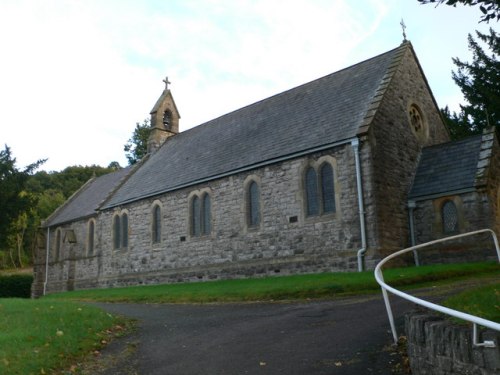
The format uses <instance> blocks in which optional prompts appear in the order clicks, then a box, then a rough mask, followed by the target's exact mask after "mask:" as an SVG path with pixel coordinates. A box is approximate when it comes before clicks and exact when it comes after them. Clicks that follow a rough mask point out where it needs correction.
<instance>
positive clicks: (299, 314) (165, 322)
mask: <svg viewBox="0 0 500 375" xmlns="http://www.w3.org/2000/svg"><path fill="white" fill-rule="evenodd" d="M392 302H393V306H394V311H395V316H397V317H399V318H398V321H399V324H401V323H402V314H403V312H404V311H407V310H409V309H411V308H412V306H411V305H410V304H408V303H407V302H404V301H402V300H400V299H397V298H392ZM99 306H100V307H103V308H104V309H106V310H107V311H109V312H111V313H117V314H122V315H126V316H129V317H133V318H136V319H138V321H139V327H138V329H137V331H136V332H135V333H134V334H132V335H131V336H128V337H126V338H123V339H119V340H117V341H115V342H113V343H112V344H111V345H110V346H109V347H108V348H107V349H106V350H105V351H104V352H103V355H102V358H101V359H100V360H99V363H100V365H99V366H97V367H98V368H99V369H100V370H99V371H98V370H97V367H96V368H94V369H93V370H92V371H91V372H89V373H92V374H98V373H99V374H104V375H114V374H120V375H122V374H123V375H127V374H130V375H132V374H133V375H137V374H140V375H169V374H172V375H182V374H186V375H188V374H189V375H195V374H203V375H207V374H208V375H210V374H214V375H223V374H228V375H229V374H231V375H232V374H288V375H293V374H338V375H364V374H384V375H386V374H394V372H393V371H394V369H395V365H396V364H397V363H399V361H400V358H399V356H398V354H397V353H395V351H394V350H393V349H392V348H391V343H392V339H391V337H392V336H391V334H390V331H389V324H388V321H387V315H386V312H385V307H384V303H383V300H382V298H381V296H379V295H377V296H370V297H365V298H359V297H356V298H347V299H342V300H332V301H313V302H307V303H253V304H210V305H172V304H151V305H147V304H146V305H139V304H99ZM396 373H397V372H396Z"/></svg>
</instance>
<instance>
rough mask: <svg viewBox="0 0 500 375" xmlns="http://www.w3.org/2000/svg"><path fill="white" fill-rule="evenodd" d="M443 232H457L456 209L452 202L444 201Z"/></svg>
mask: <svg viewBox="0 0 500 375" xmlns="http://www.w3.org/2000/svg"><path fill="white" fill-rule="evenodd" d="M442 215H443V231H444V232H445V233H456V232H458V215H457V207H456V206H455V203H453V202H452V201H446V202H445V204H443V212H442Z"/></svg>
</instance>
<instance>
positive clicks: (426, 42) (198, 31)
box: [0, 0, 478, 170]
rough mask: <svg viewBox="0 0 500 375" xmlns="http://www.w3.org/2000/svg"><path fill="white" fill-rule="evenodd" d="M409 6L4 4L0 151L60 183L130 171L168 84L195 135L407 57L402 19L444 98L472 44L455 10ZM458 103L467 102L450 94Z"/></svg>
mask: <svg viewBox="0 0 500 375" xmlns="http://www.w3.org/2000/svg"><path fill="white" fill-rule="evenodd" d="M361 4H362V5H361ZM402 4H403V2H400V1H398V0H370V1H368V0H367V1H364V2H362V3H361V2H358V1H355V2H354V1H346V0H333V1H332V0H328V1H327V0H288V1H284V0H238V1H229V0H204V1H200V0H196V1H195V0H185V1H180V0H178V1H160V0H149V1H140V2H138V1H126V0H121V1H119V0H94V1H92V0H85V1H84V0H80V1H76V0H73V1H70V0H44V1H43V2H41V1H36V0H18V1H15V2H1V3H0V46H1V48H2V59H0V103H1V105H0V121H1V125H0V142H2V143H7V144H8V145H9V146H10V147H11V148H12V150H13V152H14V155H15V156H16V157H17V159H18V162H19V164H20V165H25V164H28V163H30V162H33V161H34V160H36V159H39V158H45V157H48V158H49V162H47V164H46V165H45V169H48V170H51V169H56V170H58V169H62V168H64V167H66V166H69V165H74V164H83V165H89V164H100V165H107V164H108V163H109V162H111V161H113V160H118V161H119V162H120V163H122V164H124V163H125V158H124V153H123V144H124V143H125V142H126V141H127V139H128V138H129V137H130V136H131V134H132V131H133V129H134V126H135V123H136V122H142V120H143V119H144V118H146V117H147V116H148V115H149V110H150V109H151V108H152V106H153V105H154V103H155V101H156V99H157V98H158V96H159V95H160V94H161V91H162V89H163V84H162V82H161V80H162V79H163V78H164V76H165V75H167V74H168V76H169V78H170V80H171V81H172V85H171V88H172V92H173V94H174V97H175V100H176V102H177V105H178V108H179V110H180V112H181V116H182V119H181V129H186V128H187V127H191V126H194V125H197V124H199V123H201V122H204V121H207V120H210V119H212V118H214V117H216V116H219V115H222V114H224V113H227V112H228V111H231V110H234V109H237V108H239V107H241V106H244V105H247V104H250V103H252V102H254V101H257V100H260V99H263V98H265V97H267V96H269V95H273V94H275V93H278V92H280V91H283V90H286V89H288V88H291V87H293V86H295V85H299V84H302V83H304V82H307V81H309V80H312V79H315V78H317V77H320V76H322V75H325V74H329V73H331V72H333V71H336V70H338V69H341V68H344V67H346V66H348V65H351V64H353V63H356V62H359V61H361V60H363V59H366V58H369V57H371V56H373V55H375V54H379V53H382V52H384V51H386V50H388V49H391V48H394V47H396V46H397V44H399V42H400V41H401V31H400V26H399V20H400V18H401V17H402V16H404V18H405V22H406V23H407V25H408V29H407V33H408V35H409V38H410V39H411V40H412V41H413V42H414V45H415V48H416V50H417V53H418V55H419V57H420V59H421V62H422V65H423V67H424V70H425V72H426V73H427V74H428V76H429V81H430V83H431V87H433V89H435V87H437V90H438V91H439V92H440V90H441V88H440V82H441V81H442V82H446V83H445V85H444V86H446V87H449V86H453V83H452V82H450V81H451V78H449V71H450V70H451V62H450V59H451V56H458V55H460V54H459V50H458V47H460V48H461V50H463V49H465V48H464V47H465V39H463V37H462V35H460V36H457V34H452V33H453V32H454V31H453V30H454V29H455V26H453V22H455V21H454V20H450V22H449V24H450V25H451V26H449V27H448V28H449V30H448V29H443V27H442V23H443V18H444V19H446V17H448V14H449V13H448V12H447V10H448V9H444V8H450V7H445V6H441V7H439V8H441V9H436V8H434V7H432V6H429V7H427V8H425V7H420V6H419V5H418V3H417V2H416V1H415V2H404V5H402ZM424 8H425V9H424ZM445 10H446V11H445ZM469 11H470V10H469ZM434 12H436V13H434ZM459 13H460V12H459ZM450 14H451V13H450ZM453 14H455V13H453ZM457 14H458V13H457ZM460 14H461V16H460V17H463V14H467V15H468V16H469V17H470V15H469V14H470V13H466V12H464V11H462V12H461V13H460ZM477 18H478V17H477ZM460 23H461V26H463V25H465V24H466V23H465V21H464V20H462V19H461V20H460ZM469 23H470V21H469ZM462 28H463V29H464V30H463V32H462V33H465V34H466V32H467V31H472V30H467V29H466V28H465V27H462ZM417 30H418V32H417ZM436 30H439V31H436ZM450 33H451V34H450ZM450 35H455V37H456V39H457V40H456V42H455V39H454V38H455V37H453V38H452V37H451V36H450ZM450 40H453V42H450ZM452 45H453V46H454V45H456V46H457V49H451V46H452ZM445 71H446V72H445ZM445 75H446V77H448V78H447V79H445V77H444V76H445ZM436 92H437V91H436V89H435V93H436ZM446 95H448V96H446ZM447 97H448V98H451V97H456V93H455V94H449V93H448V94H446V93H445V94H443V95H441V94H439V98H440V99H441V98H447ZM438 102H439V104H440V105H444V103H443V102H442V101H441V100H438Z"/></svg>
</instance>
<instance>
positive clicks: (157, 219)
mask: <svg viewBox="0 0 500 375" xmlns="http://www.w3.org/2000/svg"><path fill="white" fill-rule="evenodd" d="M151 229H152V231H151V232H152V241H153V243H160V242H161V208H160V205H158V204H155V205H154V207H153V212H152V223H151Z"/></svg>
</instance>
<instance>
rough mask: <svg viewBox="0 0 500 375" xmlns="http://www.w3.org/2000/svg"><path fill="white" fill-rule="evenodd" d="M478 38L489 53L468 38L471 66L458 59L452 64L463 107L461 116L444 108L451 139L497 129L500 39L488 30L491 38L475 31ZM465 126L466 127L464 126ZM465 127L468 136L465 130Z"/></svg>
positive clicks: (499, 97)
mask: <svg viewBox="0 0 500 375" xmlns="http://www.w3.org/2000/svg"><path fill="white" fill-rule="evenodd" d="M476 34H477V38H478V39H479V40H480V41H482V42H483V43H486V44H487V46H488V47H489V49H490V50H491V53H490V54H488V53H486V52H485V51H484V50H483V48H482V47H481V45H479V43H478V42H477V41H476V40H474V38H473V37H472V36H471V35H470V34H469V37H468V42H469V49H470V50H471V51H472V54H473V56H472V62H471V63H469V62H463V61H461V60H460V59H458V58H454V59H453V63H454V64H455V65H456V66H457V68H458V70H457V71H456V72H453V73H452V76H453V80H454V81H455V83H456V84H457V85H458V86H459V87H460V90H461V91H462V93H463V95H464V98H465V100H466V101H467V103H466V104H465V105H460V108H461V111H460V113H458V114H456V113H454V114H453V115H451V114H450V113H449V111H447V108H446V109H445V110H443V114H444V116H445V118H446V117H447V121H448V123H449V125H451V126H452V128H450V129H451V132H452V135H453V133H455V134H456V135H457V136H459V137H460V136H461V135H468V134H478V133H481V132H482V131H483V129H484V128H486V127H489V126H497V127H498V126H500V80H499V79H498V77H500V61H499V60H498V59H497V56H498V55H499V54H500V36H499V35H498V34H497V33H495V31H493V29H490V34H489V35H488V34H482V33H480V32H479V31H476ZM467 124H468V126H467ZM467 127H468V132H466V128H467Z"/></svg>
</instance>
